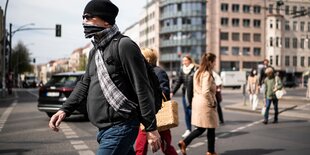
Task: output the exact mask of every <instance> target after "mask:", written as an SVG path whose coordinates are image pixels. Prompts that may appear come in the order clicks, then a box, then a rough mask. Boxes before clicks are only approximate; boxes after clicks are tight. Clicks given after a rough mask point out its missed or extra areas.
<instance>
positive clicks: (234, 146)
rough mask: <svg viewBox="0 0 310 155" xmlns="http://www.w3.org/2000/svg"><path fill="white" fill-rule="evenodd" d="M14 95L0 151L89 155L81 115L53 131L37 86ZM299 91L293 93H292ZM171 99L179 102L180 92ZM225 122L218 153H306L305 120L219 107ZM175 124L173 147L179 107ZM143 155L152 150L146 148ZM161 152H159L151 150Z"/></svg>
mask: <svg viewBox="0 0 310 155" xmlns="http://www.w3.org/2000/svg"><path fill="white" fill-rule="evenodd" d="M16 94H17V98H16V99H14V98H12V99H0V154H1V155H56V154H57V155H77V154H81V155H92V154H95V153H96V148H97V147H98V144H97V142H96V132H97V129H96V128H95V127H94V126H92V125H91V123H90V122H88V121H86V120H84V119H83V116H73V117H71V118H68V119H66V121H65V122H64V123H62V124H61V131H60V132H58V133H56V132H52V131H51V130H50V129H49V128H48V121H49V118H48V117H47V115H46V114H45V113H42V112H39V111H38V110H37V101H36V100H37V90H35V89H24V90H18V91H17V92H16ZM297 94H298V93H297ZM173 99H175V100H176V101H178V102H179V103H181V98H180V94H177V95H176V96H175V97H174V98H173ZM223 99H224V100H223V103H222V106H225V105H228V104H233V103H236V102H241V101H243V96H242V94H241V93H240V91H239V90H228V91H224V93H223ZM224 119H225V124H224V125H221V126H220V127H219V128H218V129H216V135H217V141H216V151H217V152H218V153H219V154H220V155H265V154H268V155H291V154H296V155H308V154H310V130H309V129H310V122H309V121H310V120H306V119H299V118H294V117H281V115H280V117H279V123H278V124H268V125H264V124H262V123H261V121H262V116H261V115H260V114H257V113H253V114H252V113H244V112H236V111H227V110H224ZM179 120H180V121H179V123H180V124H179V126H178V127H176V128H173V129H172V130H171V132H172V137H173V142H172V144H173V146H175V148H176V149H177V151H178V153H179V154H180V151H179V148H178V147H177V142H178V141H179V140H180V139H181V135H182V134H183V133H184V131H185V123H184V115H183V109H182V107H181V104H180V106H179ZM206 143H207V141H206V133H204V134H203V135H202V136H201V137H199V138H197V139H195V140H194V141H193V142H192V143H191V144H190V145H189V147H188V151H187V152H188V154H189V155H199V154H205V152H206V149H207V144H206ZM148 154H153V153H151V152H150V151H149V153H148ZM155 154H157V155H161V154H162V153H161V152H160V151H159V152H157V153H155Z"/></svg>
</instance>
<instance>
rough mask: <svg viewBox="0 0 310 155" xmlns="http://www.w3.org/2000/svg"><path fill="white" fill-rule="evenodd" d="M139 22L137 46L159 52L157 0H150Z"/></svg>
mask: <svg viewBox="0 0 310 155" xmlns="http://www.w3.org/2000/svg"><path fill="white" fill-rule="evenodd" d="M140 19H141V20H140V21H139V44H138V45H139V46H140V47H146V48H153V49H156V50H157V51H158V50H159V36H158V34H159V28H160V27H159V0H151V1H150V2H149V3H148V4H147V5H146V6H145V7H144V8H143V11H142V15H141V18H140Z"/></svg>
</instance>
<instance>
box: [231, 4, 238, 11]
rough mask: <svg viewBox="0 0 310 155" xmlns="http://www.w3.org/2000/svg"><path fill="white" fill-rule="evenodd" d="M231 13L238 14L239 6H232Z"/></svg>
mask: <svg viewBox="0 0 310 155" xmlns="http://www.w3.org/2000/svg"><path fill="white" fill-rule="evenodd" d="M232 12H239V4H233V5H232Z"/></svg>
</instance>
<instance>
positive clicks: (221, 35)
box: [207, 0, 266, 71]
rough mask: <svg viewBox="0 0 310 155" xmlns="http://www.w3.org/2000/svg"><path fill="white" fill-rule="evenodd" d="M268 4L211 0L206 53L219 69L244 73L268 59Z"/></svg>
mask: <svg viewBox="0 0 310 155" xmlns="http://www.w3.org/2000/svg"><path fill="white" fill-rule="evenodd" d="M265 5H266V4H265V1H262V0H237V1H231V0H212V1H208V5H207V31H208V32H207V51H209V52H213V53H215V54H216V55H218V59H217V60H218V63H217V64H218V65H217V69H220V70H221V71H225V70H244V69H247V70H248V69H251V68H252V67H255V68H256V67H257V65H258V63H260V62H262V60H263V59H264V58H265V39H264V38H265V16H266V13H265V11H264V10H265V9H264V8H265Z"/></svg>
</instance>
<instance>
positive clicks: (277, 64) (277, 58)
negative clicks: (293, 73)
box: [276, 55, 279, 66]
mask: <svg viewBox="0 0 310 155" xmlns="http://www.w3.org/2000/svg"><path fill="white" fill-rule="evenodd" d="M276 66H279V56H278V55H276Z"/></svg>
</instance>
